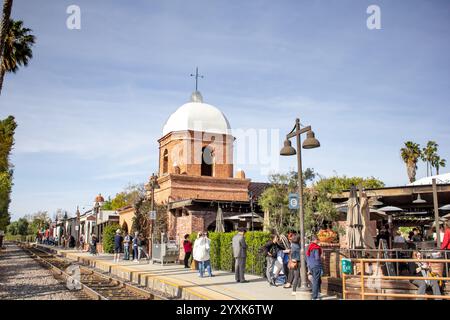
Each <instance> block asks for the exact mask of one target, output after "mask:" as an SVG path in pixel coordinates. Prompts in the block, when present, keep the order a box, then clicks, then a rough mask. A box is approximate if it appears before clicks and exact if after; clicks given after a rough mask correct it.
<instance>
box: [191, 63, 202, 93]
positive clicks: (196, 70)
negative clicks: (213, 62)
mask: <svg viewBox="0 0 450 320" xmlns="http://www.w3.org/2000/svg"><path fill="white" fill-rule="evenodd" d="M191 77H195V91H198V78H202V79H203V76H202V75H199V74H198V67H197V68H195V74H192V73H191Z"/></svg>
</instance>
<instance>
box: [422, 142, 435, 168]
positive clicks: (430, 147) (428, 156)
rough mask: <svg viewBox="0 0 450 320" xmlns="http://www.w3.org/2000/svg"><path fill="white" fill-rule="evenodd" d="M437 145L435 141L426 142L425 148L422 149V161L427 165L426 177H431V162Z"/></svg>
mask: <svg viewBox="0 0 450 320" xmlns="http://www.w3.org/2000/svg"><path fill="white" fill-rule="evenodd" d="M438 146H439V145H438V144H437V143H436V142H435V141H428V143H427V146H426V147H425V148H423V149H422V156H421V158H422V160H423V161H425V162H426V163H427V177H428V176H429V175H433V170H432V161H433V158H434V157H435V156H436V152H437V148H438Z"/></svg>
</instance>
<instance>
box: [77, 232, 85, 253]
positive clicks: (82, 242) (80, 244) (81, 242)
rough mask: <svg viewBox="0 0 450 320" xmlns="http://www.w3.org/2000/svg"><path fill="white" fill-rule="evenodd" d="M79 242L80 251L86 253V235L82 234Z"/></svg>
mask: <svg viewBox="0 0 450 320" xmlns="http://www.w3.org/2000/svg"><path fill="white" fill-rule="evenodd" d="M78 242H79V246H80V247H79V248H78V249H79V250H80V251H84V235H83V234H81V235H80V240H78Z"/></svg>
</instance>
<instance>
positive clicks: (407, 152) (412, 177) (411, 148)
mask: <svg viewBox="0 0 450 320" xmlns="http://www.w3.org/2000/svg"><path fill="white" fill-rule="evenodd" d="M400 155H401V157H402V159H403V161H404V162H405V164H406V170H407V173H408V178H409V182H414V181H416V170H417V161H418V160H419V158H421V156H422V152H421V151H420V146H419V144H418V143H414V142H412V141H407V142H405V147H403V148H401V149H400Z"/></svg>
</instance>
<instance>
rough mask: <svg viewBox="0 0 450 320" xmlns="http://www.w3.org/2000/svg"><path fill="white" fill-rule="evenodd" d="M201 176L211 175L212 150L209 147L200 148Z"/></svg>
mask: <svg viewBox="0 0 450 320" xmlns="http://www.w3.org/2000/svg"><path fill="white" fill-rule="evenodd" d="M201 175H202V176H209V177H212V175H213V155H212V150H211V148H209V147H204V148H203V149H202V168H201Z"/></svg>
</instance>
